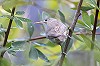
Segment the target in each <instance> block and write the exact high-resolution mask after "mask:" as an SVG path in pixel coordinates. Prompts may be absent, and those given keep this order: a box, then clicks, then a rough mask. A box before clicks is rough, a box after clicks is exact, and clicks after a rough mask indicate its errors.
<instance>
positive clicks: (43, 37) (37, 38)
mask: <svg viewBox="0 0 100 66" xmlns="http://www.w3.org/2000/svg"><path fill="white" fill-rule="evenodd" d="M75 34H76V35H81V34H84V35H92V34H91V33H79V32H77V33H75ZM96 35H100V33H99V32H98V33H96ZM45 38H46V36H38V37H34V38H32V39H29V40H28V41H34V40H39V39H45Z"/></svg>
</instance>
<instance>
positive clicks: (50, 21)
mask: <svg viewBox="0 0 100 66" xmlns="http://www.w3.org/2000/svg"><path fill="white" fill-rule="evenodd" d="M35 23H36V24H42V25H43V26H44V32H45V34H46V38H48V39H49V40H51V41H52V42H54V43H56V44H58V45H62V43H63V42H64V41H65V40H66V38H67V37H68V36H67V33H68V30H67V27H66V25H65V24H63V23H62V22H61V21H60V20H58V19H55V18H47V19H45V20H43V21H40V22H35Z"/></svg>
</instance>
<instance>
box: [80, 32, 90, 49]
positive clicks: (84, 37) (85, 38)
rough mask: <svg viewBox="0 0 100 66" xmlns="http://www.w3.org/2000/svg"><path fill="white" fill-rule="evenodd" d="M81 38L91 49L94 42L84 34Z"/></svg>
mask: <svg viewBox="0 0 100 66" xmlns="http://www.w3.org/2000/svg"><path fill="white" fill-rule="evenodd" d="M80 36H81V37H82V38H83V40H84V43H85V44H86V45H87V46H88V47H89V48H90V47H91V43H92V42H91V40H90V39H89V37H87V36H85V35H83V34H81V35H80Z"/></svg>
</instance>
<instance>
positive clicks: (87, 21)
mask: <svg viewBox="0 0 100 66" xmlns="http://www.w3.org/2000/svg"><path fill="white" fill-rule="evenodd" d="M82 19H83V21H84V22H85V24H86V25H87V27H88V28H91V19H90V16H89V15H88V13H87V12H84V11H83V12H82Z"/></svg>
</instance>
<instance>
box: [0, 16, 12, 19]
mask: <svg viewBox="0 0 100 66" xmlns="http://www.w3.org/2000/svg"><path fill="white" fill-rule="evenodd" d="M4 17H6V18H9V19H13V16H10V15H2V16H0V18H4Z"/></svg>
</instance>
